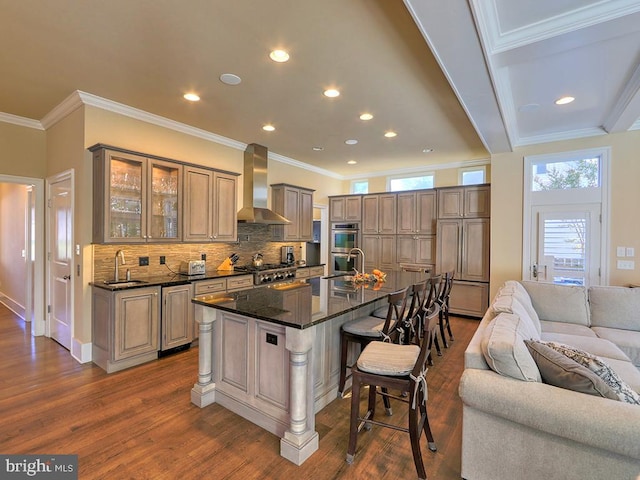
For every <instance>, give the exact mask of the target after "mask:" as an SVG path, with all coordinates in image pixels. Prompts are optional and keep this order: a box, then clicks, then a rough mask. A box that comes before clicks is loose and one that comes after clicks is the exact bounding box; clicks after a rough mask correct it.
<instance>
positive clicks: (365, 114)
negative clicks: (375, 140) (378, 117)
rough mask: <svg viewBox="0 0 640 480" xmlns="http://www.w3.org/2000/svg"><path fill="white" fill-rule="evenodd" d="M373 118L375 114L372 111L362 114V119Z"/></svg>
mask: <svg viewBox="0 0 640 480" xmlns="http://www.w3.org/2000/svg"><path fill="white" fill-rule="evenodd" d="M372 118H373V115H371V114H370V113H363V114H362V115H360V120H371V119H372Z"/></svg>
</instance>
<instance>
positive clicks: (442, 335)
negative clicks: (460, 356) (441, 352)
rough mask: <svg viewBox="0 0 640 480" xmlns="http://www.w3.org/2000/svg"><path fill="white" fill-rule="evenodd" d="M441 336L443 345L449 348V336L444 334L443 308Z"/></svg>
mask: <svg viewBox="0 0 640 480" xmlns="http://www.w3.org/2000/svg"><path fill="white" fill-rule="evenodd" d="M440 338H442V345H443V346H444V348H449V344H448V343H447V337H446V336H445V335H444V314H443V313H442V310H440Z"/></svg>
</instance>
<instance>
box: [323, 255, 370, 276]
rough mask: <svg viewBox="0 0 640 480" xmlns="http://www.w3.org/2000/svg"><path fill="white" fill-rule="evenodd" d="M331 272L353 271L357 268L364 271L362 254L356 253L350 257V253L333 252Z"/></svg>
mask: <svg viewBox="0 0 640 480" xmlns="http://www.w3.org/2000/svg"><path fill="white" fill-rule="evenodd" d="M330 266H331V273H353V269H354V268H355V269H356V270H358V271H359V272H361V271H362V256H361V255H359V254H357V253H355V254H353V255H352V256H351V259H349V254H348V253H336V252H331V265H330Z"/></svg>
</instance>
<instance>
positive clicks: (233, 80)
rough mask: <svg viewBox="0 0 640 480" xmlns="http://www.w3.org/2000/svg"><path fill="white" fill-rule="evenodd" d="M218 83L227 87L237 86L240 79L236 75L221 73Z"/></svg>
mask: <svg viewBox="0 0 640 480" xmlns="http://www.w3.org/2000/svg"><path fill="white" fill-rule="evenodd" d="M220 81H221V82H222V83H226V84H227V85H238V84H239V83H240V82H241V81H242V79H241V78H240V77H239V76H238V75H234V74H233V73H223V74H222V75H220Z"/></svg>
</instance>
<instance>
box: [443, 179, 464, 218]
mask: <svg viewBox="0 0 640 480" xmlns="http://www.w3.org/2000/svg"><path fill="white" fill-rule="evenodd" d="M463 212H464V189H463V188H462V187H460V188H446V189H442V190H438V218H460V217H462V214H463Z"/></svg>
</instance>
